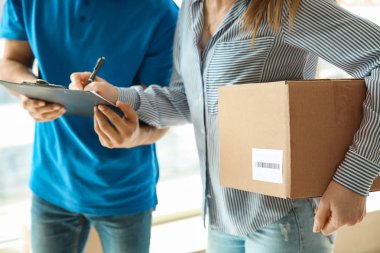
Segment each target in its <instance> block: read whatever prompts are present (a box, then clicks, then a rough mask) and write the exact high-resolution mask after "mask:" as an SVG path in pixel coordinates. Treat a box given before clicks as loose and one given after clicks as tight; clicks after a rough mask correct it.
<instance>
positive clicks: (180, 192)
mask: <svg viewBox="0 0 380 253" xmlns="http://www.w3.org/2000/svg"><path fill="white" fill-rule="evenodd" d="M316 1H319V0H316ZM175 2H176V3H177V4H178V5H179V6H180V5H181V2H182V1H181V0H177V1H175ZM339 2H340V4H341V5H342V6H344V7H345V8H347V9H348V10H350V11H351V12H353V13H356V14H357V15H359V16H362V17H365V18H366V19H369V20H371V21H373V22H375V23H377V24H379V25H380V15H379V13H380V0H341V1H339ZM3 3H4V0H0V6H1V7H2V5H3ZM1 7H0V8H1ZM379 39H380V38H379ZM2 51H3V43H2V41H1V42H0V55H2ZM318 77H319V78H340V77H349V76H348V75H347V74H346V73H345V72H343V71H341V70H339V69H337V68H335V67H333V66H331V65H330V64H328V63H327V62H324V61H322V60H321V62H320V66H319V71H318ZM0 118H1V119H2V120H1V124H0V253H16V252H17V253H21V252H23V253H26V252H30V251H29V241H28V238H29V234H28V233H29V223H30V220H29V209H30V191H29V188H28V180H29V172H30V162H31V156H32V150H31V148H32V142H33V131H34V129H33V128H34V123H33V121H32V119H31V118H30V117H29V116H28V114H27V113H26V112H25V111H24V110H23V109H22V107H21V106H20V103H19V101H18V100H17V99H15V98H14V97H12V96H11V95H9V94H8V93H7V92H6V91H5V90H4V89H2V88H1V87H0ZM157 145H158V148H157V149H158V156H159V160H160V168H161V178H160V181H159V184H158V197H159V205H158V207H157V211H156V212H154V226H153V230H152V242H151V252H152V253H162V252H165V253H170V252H173V253H186V252H201V251H202V250H204V249H205V245H206V230H205V229H204V228H203V222H202V219H201V217H200V206H201V197H202V195H201V181H200V176H199V166H198V158H197V154H196V148H195V141H194V135H193V129H192V126H191V125H186V126H181V127H176V128H172V129H171V131H170V133H169V134H167V135H166V136H165V137H164V138H163V139H162V140H160V141H159V142H158V144H157ZM368 209H369V211H375V210H379V209H380V195H379V194H378V193H375V194H371V196H370V197H369V201H368ZM97 248H98V242H97V239H96V235H95V234H92V235H91V238H90V244H89V246H88V248H87V252H91V253H92V252H100V251H99V249H97ZM374 252H375V251H374ZM376 252H380V249H379V250H378V251H376ZM345 253H347V252H345ZM357 253H359V252H357Z"/></svg>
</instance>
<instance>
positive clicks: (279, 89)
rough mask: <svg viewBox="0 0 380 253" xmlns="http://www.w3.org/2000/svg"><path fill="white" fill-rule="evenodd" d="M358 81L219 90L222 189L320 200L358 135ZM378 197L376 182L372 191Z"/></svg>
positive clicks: (361, 97) (378, 182) (363, 92)
mask: <svg viewBox="0 0 380 253" xmlns="http://www.w3.org/2000/svg"><path fill="white" fill-rule="evenodd" d="M365 95H366V87H365V83H364V81H363V80H350V79H346V80H308V81H281V82H274V83H263V84H242V85H232V86H225V87H221V88H219V105H218V106H219V136H220V166H221V168H220V169H221V172H220V173H221V174H220V177H221V178H220V179H221V184H222V185H223V186H225V187H231V188H235V189H240V190H245V191H251V192H256V193H261V194H265V195H271V196H276V197H282V198H304V197H317V196H322V194H323V192H324V191H325V189H326V187H327V185H328V184H329V182H330V181H331V179H332V177H333V175H334V173H335V170H336V168H337V167H338V165H339V164H340V162H341V161H342V160H343V159H344V156H345V153H346V152H347V150H348V148H349V146H350V145H351V143H352V141H353V138H354V134H355V132H356V131H357V130H358V128H359V126H360V123H361V119H362V115H363V101H364V99H365ZM372 190H380V177H378V178H377V179H376V180H375V181H374V183H373V186H372Z"/></svg>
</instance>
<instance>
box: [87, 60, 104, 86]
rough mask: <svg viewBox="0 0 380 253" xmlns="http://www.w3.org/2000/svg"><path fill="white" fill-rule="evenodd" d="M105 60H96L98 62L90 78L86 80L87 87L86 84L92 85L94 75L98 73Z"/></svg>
mask: <svg viewBox="0 0 380 253" xmlns="http://www.w3.org/2000/svg"><path fill="white" fill-rule="evenodd" d="M105 60H106V58H105V57H100V58H99V59H98V61H97V62H96V64H95V67H94V70H93V71H92V73H91V75H90V77H89V78H88V80H87V83H86V85H87V84H90V83H92V82H93V81H94V79H95V77H96V75H97V74H98V72H99V69H100V67H101V66H102V65H103V63H104V62H105Z"/></svg>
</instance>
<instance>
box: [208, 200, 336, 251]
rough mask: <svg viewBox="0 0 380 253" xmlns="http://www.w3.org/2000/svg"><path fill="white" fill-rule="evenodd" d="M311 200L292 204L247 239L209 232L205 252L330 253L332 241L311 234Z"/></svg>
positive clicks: (319, 235) (312, 214)
mask: <svg viewBox="0 0 380 253" xmlns="http://www.w3.org/2000/svg"><path fill="white" fill-rule="evenodd" d="M313 222H314V208H313V206H312V203H311V200H306V199H300V200H295V201H294V208H293V209H292V210H291V211H290V212H289V213H288V214H287V215H286V216H285V217H283V218H282V219H280V220H278V221H277V222H275V223H273V224H270V225H268V226H266V227H264V228H262V229H259V230H256V231H255V232H253V233H251V234H248V235H247V236H234V235H229V234H226V233H223V232H220V231H215V230H211V229H209V232H208V247H207V252H208V253H329V252H332V250H333V243H332V242H333V240H332V239H333V238H332V237H326V236H324V235H323V234H321V233H319V234H315V233H313Z"/></svg>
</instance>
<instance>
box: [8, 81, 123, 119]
mask: <svg viewBox="0 0 380 253" xmlns="http://www.w3.org/2000/svg"><path fill="white" fill-rule="evenodd" d="M0 85H2V86H4V87H6V88H8V89H11V90H13V91H15V92H17V93H19V94H22V95H24V96H26V97H28V98H33V99H39V100H43V101H46V102H51V103H57V104H61V105H63V106H64V107H65V108H66V114H69V115H77V116H82V117H93V116H94V107H95V106H96V105H100V104H103V105H107V106H109V107H110V108H111V109H112V110H114V111H115V112H116V113H117V114H118V115H119V116H123V112H122V111H121V110H120V109H119V108H117V107H116V106H115V105H114V104H113V103H111V102H110V101H108V100H107V99H105V98H103V97H102V96H100V95H99V94H97V93H96V92H94V91H83V90H69V89H67V88H66V87H64V86H62V85H56V84H50V83H48V82H46V81H44V80H41V79H38V80H37V81H36V82H35V83H31V82H22V83H12V82H7V81H2V80H0Z"/></svg>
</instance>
